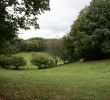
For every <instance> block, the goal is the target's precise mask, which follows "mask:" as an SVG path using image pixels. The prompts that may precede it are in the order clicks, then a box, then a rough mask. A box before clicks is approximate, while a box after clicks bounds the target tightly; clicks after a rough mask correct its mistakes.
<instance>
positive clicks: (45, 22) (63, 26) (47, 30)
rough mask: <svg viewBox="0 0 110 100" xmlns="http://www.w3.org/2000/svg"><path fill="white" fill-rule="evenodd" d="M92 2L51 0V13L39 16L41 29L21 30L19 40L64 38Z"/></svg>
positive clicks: (84, 0) (83, 0)
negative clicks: (81, 12) (80, 13)
mask: <svg viewBox="0 0 110 100" xmlns="http://www.w3.org/2000/svg"><path fill="white" fill-rule="evenodd" d="M90 1H91V0H50V9H51V10H50V11H46V12H45V13H43V14H41V15H40V16H38V24H39V25H40V29H37V30H35V29H34V28H31V30H28V31H25V30H20V31H19V32H20V33H21V34H19V35H18V37H19V38H22V39H29V38H32V37H42V38H62V37H63V36H64V35H66V34H67V33H68V32H69V31H70V27H71V25H72V24H73V23H74V21H75V20H76V19H77V17H78V15H79V12H80V11H81V10H82V9H83V8H84V7H85V6H86V5H89V4H90Z"/></svg>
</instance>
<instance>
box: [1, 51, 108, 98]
mask: <svg viewBox="0 0 110 100" xmlns="http://www.w3.org/2000/svg"><path fill="white" fill-rule="evenodd" d="M18 55H21V56H23V57H25V59H26V60H27V66H25V70H6V69H2V68H1V69H0V100H110V60H99V61H89V62H74V63H71V64H66V65H61V66H58V67H54V68H50V69H44V70H37V67H36V66H34V65H32V64H31V63H30V61H29V59H31V53H20V54H18ZM47 56H48V55H47Z"/></svg>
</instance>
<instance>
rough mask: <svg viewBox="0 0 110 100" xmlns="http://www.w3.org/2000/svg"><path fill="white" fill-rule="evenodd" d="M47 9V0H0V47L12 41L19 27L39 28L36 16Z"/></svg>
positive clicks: (0, 51)
mask: <svg viewBox="0 0 110 100" xmlns="http://www.w3.org/2000/svg"><path fill="white" fill-rule="evenodd" d="M47 10H49V0H0V48H3V47H4V46H3V45H4V44H5V42H7V41H8V42H9V44H8V45H10V43H13V41H14V40H15V39H16V37H17V34H18V30H19V29H30V26H34V27H35V28H36V29H37V28H39V25H38V23H37V19H38V18H37V16H38V15H40V14H41V13H44V11H47ZM8 45H7V46H8ZM3 49H5V48H3ZM2 52H3V50H0V53H2Z"/></svg>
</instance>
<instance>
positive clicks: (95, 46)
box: [64, 0, 110, 59]
mask: <svg viewBox="0 0 110 100" xmlns="http://www.w3.org/2000/svg"><path fill="white" fill-rule="evenodd" d="M66 38H67V39H66V42H65V45H66V47H67V48H68V51H69V52H71V53H70V54H71V56H73V55H76V56H77V57H78V58H85V59H97V58H98V59H99V58H103V57H104V56H106V55H107V54H110V49H109V47H110V44H109V42H110V0H92V1H91V3H90V5H89V6H87V7H85V8H84V9H83V10H82V11H81V12H80V15H79V16H78V19H77V20H76V21H75V22H74V23H73V25H72V26H71V30H70V33H69V35H68V36H67V37H66ZM64 41H65V40H64ZM67 44H68V45H67ZM68 46H69V47H68Z"/></svg>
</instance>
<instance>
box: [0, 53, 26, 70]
mask: <svg viewBox="0 0 110 100" xmlns="http://www.w3.org/2000/svg"><path fill="white" fill-rule="evenodd" d="M24 65H26V61H25V60H24V58H23V57H17V56H10V57H9V56H4V55H0V66H2V67H4V68H11V67H14V68H15V69H19V67H22V66H24Z"/></svg>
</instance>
